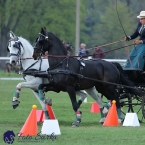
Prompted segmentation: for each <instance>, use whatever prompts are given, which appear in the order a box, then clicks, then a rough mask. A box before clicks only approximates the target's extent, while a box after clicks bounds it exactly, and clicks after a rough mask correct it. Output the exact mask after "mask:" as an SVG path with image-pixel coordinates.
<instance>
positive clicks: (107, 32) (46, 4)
mask: <svg viewBox="0 0 145 145" xmlns="http://www.w3.org/2000/svg"><path fill="white" fill-rule="evenodd" d="M116 2H117V10H118V14H119V17H120V20H121V22H122V25H123V28H124V30H125V32H126V34H127V35H130V34H131V33H132V32H133V31H134V29H135V27H136V25H137V21H138V19H137V18H136V16H137V15H138V14H139V12H140V11H141V10H144V7H143V6H144V5H145V1H144V0H80V43H81V42H83V43H86V45H87V48H92V47H94V46H95V45H103V44H107V43H110V42H115V41H118V40H122V39H123V38H124V37H125V34H124V32H123V30H122V27H121V25H120V22H119V20H118V16H117V11H116ZM41 27H46V28H47V30H48V31H49V32H52V33H54V34H55V35H57V36H58V37H59V38H60V39H61V40H65V41H66V42H70V43H72V45H73V46H75V29H76V0H0V56H7V55H8V53H7V51H6V48H7V44H8V40H9V32H10V31H13V32H14V33H15V34H16V35H18V36H22V37H24V38H26V39H27V40H29V41H30V42H31V43H32V44H34V43H35V40H36V38H37V37H38V33H39V31H40V29H41ZM130 43H131V42H130ZM120 46H124V43H123V42H122V43H117V44H114V45H109V46H107V47H103V49H104V51H109V50H111V49H114V48H117V47H120ZM74 49H75V48H74ZM129 49H130V48H129ZM91 53H92V51H90V54H91ZM106 58H112V59H113V58H124V59H125V58H126V54H125V49H120V50H118V51H114V52H112V53H107V54H106Z"/></svg>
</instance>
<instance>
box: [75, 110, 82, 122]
mask: <svg viewBox="0 0 145 145" xmlns="http://www.w3.org/2000/svg"><path fill="white" fill-rule="evenodd" d="M81 119H82V112H81V111H79V110H78V111H77V112H76V121H78V122H79V123H80V122H81Z"/></svg>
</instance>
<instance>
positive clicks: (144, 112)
mask: <svg viewBox="0 0 145 145" xmlns="http://www.w3.org/2000/svg"><path fill="white" fill-rule="evenodd" d="M142 115H143V117H144V119H145V96H143V97H142Z"/></svg>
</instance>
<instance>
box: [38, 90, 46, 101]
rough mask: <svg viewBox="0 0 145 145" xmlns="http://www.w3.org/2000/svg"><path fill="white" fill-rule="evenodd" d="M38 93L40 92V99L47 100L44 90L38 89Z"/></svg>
mask: <svg viewBox="0 0 145 145" xmlns="http://www.w3.org/2000/svg"><path fill="white" fill-rule="evenodd" d="M38 94H39V98H40V100H42V101H44V100H45V96H44V93H43V91H42V90H38Z"/></svg>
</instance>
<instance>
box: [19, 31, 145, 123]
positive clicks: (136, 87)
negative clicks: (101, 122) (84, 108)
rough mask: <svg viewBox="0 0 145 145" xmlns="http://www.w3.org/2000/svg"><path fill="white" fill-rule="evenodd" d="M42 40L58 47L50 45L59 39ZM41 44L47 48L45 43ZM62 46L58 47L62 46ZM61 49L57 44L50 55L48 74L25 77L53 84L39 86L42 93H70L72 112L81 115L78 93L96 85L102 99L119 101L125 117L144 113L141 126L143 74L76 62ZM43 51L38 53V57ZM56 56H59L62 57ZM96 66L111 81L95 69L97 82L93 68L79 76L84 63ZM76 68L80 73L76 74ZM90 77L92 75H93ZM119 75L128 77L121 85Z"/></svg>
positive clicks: (144, 110)
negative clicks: (77, 99)
mask: <svg viewBox="0 0 145 145" xmlns="http://www.w3.org/2000/svg"><path fill="white" fill-rule="evenodd" d="M43 31H44V32H45V30H43ZM50 35H52V34H50ZM41 36H42V38H44V39H42V41H46V43H48V46H49V45H50V46H54V45H55V44H57V42H56V43H55V44H52V42H51V41H50V40H52V39H54V38H55V37H56V36H53V35H52V36H53V37H54V38H51V37H50V36H47V35H46V36H45V33H42V32H41ZM49 37H50V40H49ZM40 40H41V39H40V38H38V39H37V41H40ZM56 41H59V39H58V38H57V39H56ZM60 42H61V41H60ZM42 44H43V45H44V42H43V43H42ZM42 44H41V45H42ZM61 44H62V43H61ZM61 44H59V45H61ZM59 45H58V44H57V46H55V48H56V49H57V50H55V49H51V52H49V55H48V56H49V57H48V59H49V63H50V68H49V69H48V70H45V71H40V70H39V71H38V70H37V71H33V72H32V71H30V72H28V71H24V73H23V74H25V75H32V76H35V77H42V78H49V80H50V82H49V84H45V85H40V86H39V88H38V89H39V93H40V92H43V91H40V90H41V89H42V90H44V88H45V87H46V88H47V89H48V90H47V89H46V90H45V91H49V89H52V90H53V91H56V92H60V91H67V92H68V94H69V95H70V99H71V102H72V106H73V109H74V111H75V112H76V114H77V113H78V112H77V110H78V108H79V106H77V105H78V104H77V102H76V98H75V91H77V90H83V89H87V88H90V87H92V86H94V85H96V88H97V90H98V91H99V92H100V93H101V94H102V96H105V97H106V96H107V99H108V100H112V99H117V101H118V104H119V105H120V106H121V107H122V108H123V110H122V113H124V114H125V112H137V113H139V112H140V111H141V112H142V116H139V117H140V119H139V120H140V122H141V121H142V120H143V118H145V108H144V104H145V93H144V86H145V84H144V82H145V81H144V80H143V78H144V73H143V71H141V70H137V69H130V70H129V69H128V70H123V69H122V68H120V65H118V64H115V63H110V62H106V61H103V60H97V61H96V60H89V61H86V62H84V60H83V59H79V60H78V59H76V58H75V59H74V58H72V56H67V55H66V50H61V49H60V48H61V47H62V49H63V46H60V47H59ZM20 47H21V45H20V44H19V47H18V48H19V49H18V50H21V48H20ZM36 47H39V46H36ZM40 48H41V49H40V50H41V51H42V52H43V53H44V52H45V50H42V49H44V48H45V47H40ZM23 49H24V48H22V50H23ZM41 51H38V54H39V53H40V52H41ZM46 51H48V50H46ZM53 51H55V53H56V54H53ZM35 53H37V52H35V50H34V54H35ZM57 54H59V56H58V55H57ZM54 58H55V59H54ZM54 60H55V61H56V62H55V61H54ZM70 61H72V63H73V64H74V65H75V68H73V66H70V65H69V63H70ZM54 62H55V64H53V63H54ZM96 62H97V63H98V66H101V65H102V66H103V71H104V72H105V73H106V76H109V78H107V79H104V78H106V76H105V77H104V76H102V74H103V73H104V72H103V71H102V69H98V68H97V69H95V71H97V72H98V71H100V72H98V76H99V77H100V78H96V74H95V76H94V77H93V75H94V73H93V71H92V72H90V69H92V68H90V69H89V71H88V70H86V75H84V74H81V73H80V72H81V71H83V69H84V68H85V63H86V64H87V63H89V67H90V66H91V65H94V63H96ZM100 64H101V65H100ZM52 66H53V67H52ZM80 66H81V67H80ZM62 67H63V69H62ZM76 67H77V69H78V70H79V71H76ZM69 69H70V70H71V71H70V70H69ZM87 71H88V72H87ZM95 71H94V72H95ZM119 71H120V72H119ZM122 71H123V72H122ZM102 72H103V73H102ZM90 73H92V74H90ZM105 73H104V74H105ZM111 73H114V75H113V76H112V74H111ZM88 74H89V75H88ZM104 74H103V75H104ZM120 74H122V75H124V74H125V75H124V76H122V78H121V79H120V81H119V82H118V79H119V78H120ZM59 76H61V77H59ZM89 76H90V77H89ZM98 76H97V77H98ZM82 80H83V82H82V84H81V81H82ZM130 80H131V81H130ZM68 82H69V84H68ZM72 82H73V83H72ZM76 82H77V85H76V86H75V87H76V88H73V87H72V84H74V83H76ZM132 82H133V83H132ZM124 83H125V84H124ZM126 84H128V85H126ZM69 85H70V86H69ZM79 85H80V86H79ZM84 85H85V86H84ZM86 85H87V87H86ZM68 86H69V87H68ZM81 86H83V87H82V88H81ZM116 86H117V87H116ZM42 87H43V88H42ZM77 87H79V88H77ZM114 90H115V91H114ZM108 94H109V95H108ZM118 94H119V95H118ZM39 95H40V94H39ZM125 107H127V110H126V111H125V112H124V108H125ZM136 108H137V110H136ZM78 120H79V119H78ZM78 120H77V121H78Z"/></svg>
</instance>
